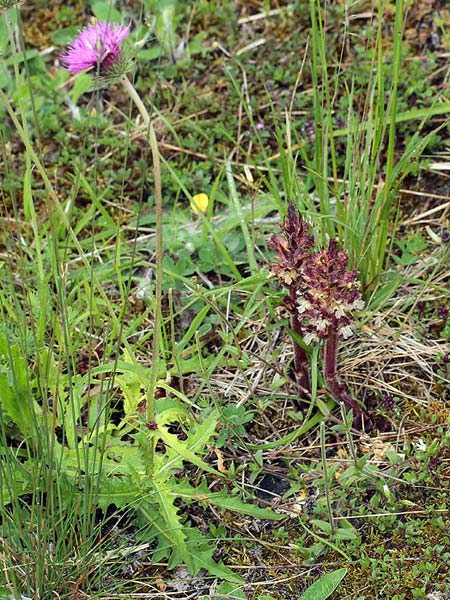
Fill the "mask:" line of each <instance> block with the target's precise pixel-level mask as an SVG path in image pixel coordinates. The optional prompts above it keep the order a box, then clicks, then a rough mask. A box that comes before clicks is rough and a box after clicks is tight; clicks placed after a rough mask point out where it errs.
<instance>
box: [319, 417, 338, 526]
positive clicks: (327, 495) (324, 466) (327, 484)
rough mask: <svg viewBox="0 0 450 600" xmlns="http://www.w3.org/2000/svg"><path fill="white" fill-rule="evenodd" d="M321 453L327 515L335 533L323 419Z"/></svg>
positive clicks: (321, 424)
mask: <svg viewBox="0 0 450 600" xmlns="http://www.w3.org/2000/svg"><path fill="white" fill-rule="evenodd" d="M320 454H321V460H322V469H323V479H324V483H325V501H326V507H327V516H328V521H329V523H330V528H331V533H332V534H333V533H334V531H335V526H334V518H333V509H332V507H331V499H330V475H329V473H328V465H327V448H326V443H325V423H324V422H323V421H322V422H321V423H320Z"/></svg>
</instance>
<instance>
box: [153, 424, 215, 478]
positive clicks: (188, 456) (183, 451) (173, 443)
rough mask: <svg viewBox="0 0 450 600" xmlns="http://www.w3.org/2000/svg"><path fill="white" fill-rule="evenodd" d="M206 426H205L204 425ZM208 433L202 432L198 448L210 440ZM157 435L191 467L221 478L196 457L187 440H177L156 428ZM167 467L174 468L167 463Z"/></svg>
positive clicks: (175, 437)
mask: <svg viewBox="0 0 450 600" xmlns="http://www.w3.org/2000/svg"><path fill="white" fill-rule="evenodd" d="M206 425H207V424H206ZM208 432H209V428H208V429H206V430H205V432H204V434H205V435H204V436H202V437H201V443H200V440H199V441H198V444H196V445H198V446H200V445H203V443H206V441H207V440H208V439H210V437H211V435H209V434H208ZM155 433H157V434H158V435H159V437H160V438H161V439H162V440H163V441H164V442H165V443H166V444H167V445H168V446H169V447H170V448H171V449H173V450H175V452H176V453H177V454H178V455H179V457H181V458H182V459H183V460H186V461H188V462H190V463H192V464H193V465H195V466H196V467H199V468H200V469H202V470H203V471H207V472H208V473H213V474H214V475H218V476H219V477H221V476H222V475H221V474H220V473H219V471H216V469H213V467H211V466H210V465H208V464H207V463H205V461H204V460H202V459H201V458H200V457H199V456H197V454H195V452H194V451H193V449H192V448H190V447H189V438H188V439H187V440H183V441H181V440H179V439H178V437H177V436H176V435H175V434H173V433H169V431H168V430H167V428H166V427H158V429H157V431H156V432H155ZM167 466H170V467H172V468H173V467H174V465H173V463H172V462H170V461H169V462H168V463H167V465H166V467H163V469H164V468H167Z"/></svg>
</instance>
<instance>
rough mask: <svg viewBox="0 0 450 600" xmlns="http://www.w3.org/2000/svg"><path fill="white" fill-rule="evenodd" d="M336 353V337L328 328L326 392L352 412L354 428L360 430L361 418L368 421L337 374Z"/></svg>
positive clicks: (325, 365)
mask: <svg viewBox="0 0 450 600" xmlns="http://www.w3.org/2000/svg"><path fill="white" fill-rule="evenodd" d="M337 352H338V335H337V332H336V331H335V330H334V329H331V328H330V329H329V330H328V336H327V341H326V345H325V364H324V377H325V382H326V384H327V388H328V391H329V392H330V394H331V395H332V396H333V398H334V399H335V400H336V402H343V403H344V404H345V406H346V407H347V408H348V409H351V410H352V411H353V417H354V425H355V427H358V428H360V427H361V424H362V420H363V417H364V418H365V420H366V422H369V419H368V417H367V416H366V415H365V413H364V411H363V410H362V408H361V407H360V406H359V404H358V403H357V402H356V400H353V398H352V397H351V396H350V394H349V393H348V390H347V387H346V385H345V383H344V382H343V381H342V380H341V378H340V377H339V375H338V373H337Z"/></svg>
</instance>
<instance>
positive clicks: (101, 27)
mask: <svg viewBox="0 0 450 600" xmlns="http://www.w3.org/2000/svg"><path fill="white" fill-rule="evenodd" d="M0 1H1V0H0ZM129 35H130V27H129V25H113V26H111V25H110V24H109V23H107V22H106V21H96V22H95V23H91V24H90V25H88V26H87V27H85V28H84V29H82V30H81V31H80V33H79V34H78V37H77V38H75V40H74V41H73V42H72V43H71V44H70V45H69V47H68V48H67V50H66V52H64V53H63V54H61V56H60V60H61V63H62V66H63V67H64V68H66V69H67V70H68V71H69V72H70V73H71V74H72V75H75V74H77V73H80V72H82V71H86V70H90V69H91V70H94V72H95V74H96V75H97V76H98V77H100V78H110V77H111V76H112V77H114V78H120V77H121V76H123V75H124V74H125V73H127V72H128V71H129V68H130V61H129V60H128V58H127V56H126V55H125V54H124V52H123V50H122V48H121V44H122V42H123V41H124V40H125V39H126V38H127V37H128V36H129Z"/></svg>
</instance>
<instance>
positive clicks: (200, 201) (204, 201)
mask: <svg viewBox="0 0 450 600" xmlns="http://www.w3.org/2000/svg"><path fill="white" fill-rule="evenodd" d="M208 204H209V197H208V194H204V193H201V194H195V196H192V200H191V208H192V210H193V211H194V213H195V214H196V215H199V214H200V213H201V212H202V213H203V214H204V215H206V212H207V210H208Z"/></svg>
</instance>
